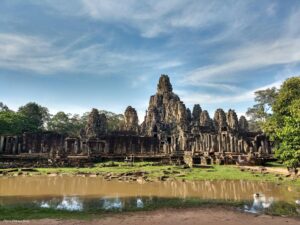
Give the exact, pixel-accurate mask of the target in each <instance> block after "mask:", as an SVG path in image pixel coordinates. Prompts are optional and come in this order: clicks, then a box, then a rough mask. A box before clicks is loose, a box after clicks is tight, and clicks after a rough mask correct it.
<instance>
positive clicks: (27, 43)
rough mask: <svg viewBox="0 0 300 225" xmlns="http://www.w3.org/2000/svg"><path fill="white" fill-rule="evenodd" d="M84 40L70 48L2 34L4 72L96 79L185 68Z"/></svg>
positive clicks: (0, 47) (135, 51)
mask: <svg viewBox="0 0 300 225" xmlns="http://www.w3.org/2000/svg"><path fill="white" fill-rule="evenodd" d="M85 39H86V37H85V36H83V37H80V38H78V39H76V40H74V41H71V42H69V43H68V44H67V45H63V46H59V45H58V44H57V42H56V41H55V40H54V41H50V40H48V39H45V38H41V37H34V36H26V35H19V34H8V33H0V52H1V54H0V68H4V69H9V70H21V71H22V70H29V71H33V72H36V73H38V74H52V73H57V72H76V73H80V72H88V73H90V74H96V75H110V74H111V73H117V72H122V71H123V72H124V71H126V70H127V71H128V69H129V68H134V69H135V70H136V71H138V70H141V69H142V68H143V69H145V68H148V69H149V68H160V69H162V68H163V69H166V68H172V67H177V66H180V65H182V64H183V63H182V62H181V61H179V60H178V59H172V57H171V58H170V57H166V56H165V54H164V53H151V52H149V51H147V50H139V49H130V50H118V49H117V50H113V49H110V47H109V45H106V43H100V44H99V43H97V44H93V43H83V46H81V47H78V46H77V45H78V44H79V43H82V42H85Z"/></svg>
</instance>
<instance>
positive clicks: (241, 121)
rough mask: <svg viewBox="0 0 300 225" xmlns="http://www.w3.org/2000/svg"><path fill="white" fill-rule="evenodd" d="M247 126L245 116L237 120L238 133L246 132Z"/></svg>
mask: <svg viewBox="0 0 300 225" xmlns="http://www.w3.org/2000/svg"><path fill="white" fill-rule="evenodd" d="M248 129H249V124H248V121H247V119H246V117H245V116H241V117H240V119H239V131H240V132H248V131H249V130H248Z"/></svg>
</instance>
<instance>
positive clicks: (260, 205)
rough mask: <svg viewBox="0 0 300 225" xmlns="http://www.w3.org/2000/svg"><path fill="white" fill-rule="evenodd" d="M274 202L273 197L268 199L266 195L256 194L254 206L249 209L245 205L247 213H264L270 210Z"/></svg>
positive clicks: (254, 195)
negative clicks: (265, 210)
mask: <svg viewBox="0 0 300 225" xmlns="http://www.w3.org/2000/svg"><path fill="white" fill-rule="evenodd" d="M273 201H274V198H273V197H266V196H265V195H264V194H260V193H255V194H253V203H252V206H251V207H249V206H247V205H245V211H246V212H251V213H260V212H263V210H264V209H267V208H270V206H271V205H272V203H273Z"/></svg>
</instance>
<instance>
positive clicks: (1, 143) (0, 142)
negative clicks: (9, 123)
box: [0, 136, 4, 154]
mask: <svg viewBox="0 0 300 225" xmlns="http://www.w3.org/2000/svg"><path fill="white" fill-rule="evenodd" d="M3 149H4V137H3V136H0V154H2V153H3V152H4V151H3Z"/></svg>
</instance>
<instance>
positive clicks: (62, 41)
mask: <svg viewBox="0 0 300 225" xmlns="http://www.w3.org/2000/svg"><path fill="white" fill-rule="evenodd" d="M0 15H1V16H0V101H2V102H4V103H5V104H7V105H8V106H9V107H10V108H13V109H17V108H18V107H19V106H21V105H24V104H25V103H27V102H29V101H35V102H37V103H39V104H41V105H43V106H46V107H48V108H49V110H50V112H51V113H55V112H57V111H61V110H62V111H65V112H69V113H83V112H86V111H89V110H90V109H91V108H92V107H96V108H99V109H106V110H109V111H113V112H116V113H123V111H124V110H125V108H126V107H127V106H128V105H132V106H133V107H135V108H136V109H137V111H138V114H139V117H140V118H139V119H140V122H141V121H142V120H143V118H142V117H143V115H144V112H145V110H146V108H147V105H148V101H149V97H150V95H152V94H154V93H155V91H156V85H157V81H158V79H159V76H160V74H168V75H169V76H170V79H171V82H172V84H173V89H174V92H175V93H177V94H178V95H179V96H180V97H181V99H182V100H183V101H184V102H185V103H186V106H187V107H190V108H192V106H193V104H195V103H199V104H200V105H201V106H202V108H203V109H207V110H208V111H209V112H210V114H211V116H212V114H213V112H214V111H215V109H217V108H220V107H221V108H224V109H225V110H228V109H229V108H233V109H235V110H236V111H237V113H238V114H239V115H240V114H243V113H244V112H245V111H246V110H247V108H248V107H249V106H251V105H252V104H253V98H254V95H253V92H254V91H256V90H259V89H264V88H267V87H272V86H277V87H279V86H280V83H281V82H282V81H283V80H284V79H286V78H288V77H291V76H296V75H299V74H300V73H299V71H300V26H299V23H300V1H299V0H294V1H293V0H285V1H281V0H278V1H276V0H272V1H269V0H257V1H253V0H249V1H248V0H235V1H227V0H222V1H221V0H218V1H214V0H211V1H201V0H186V1H182V0H157V1H154V0H147V1H146V0H144V1H142V0H122V1H117V0H72V1H71V0H70V1H65V0H1V1H0Z"/></svg>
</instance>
